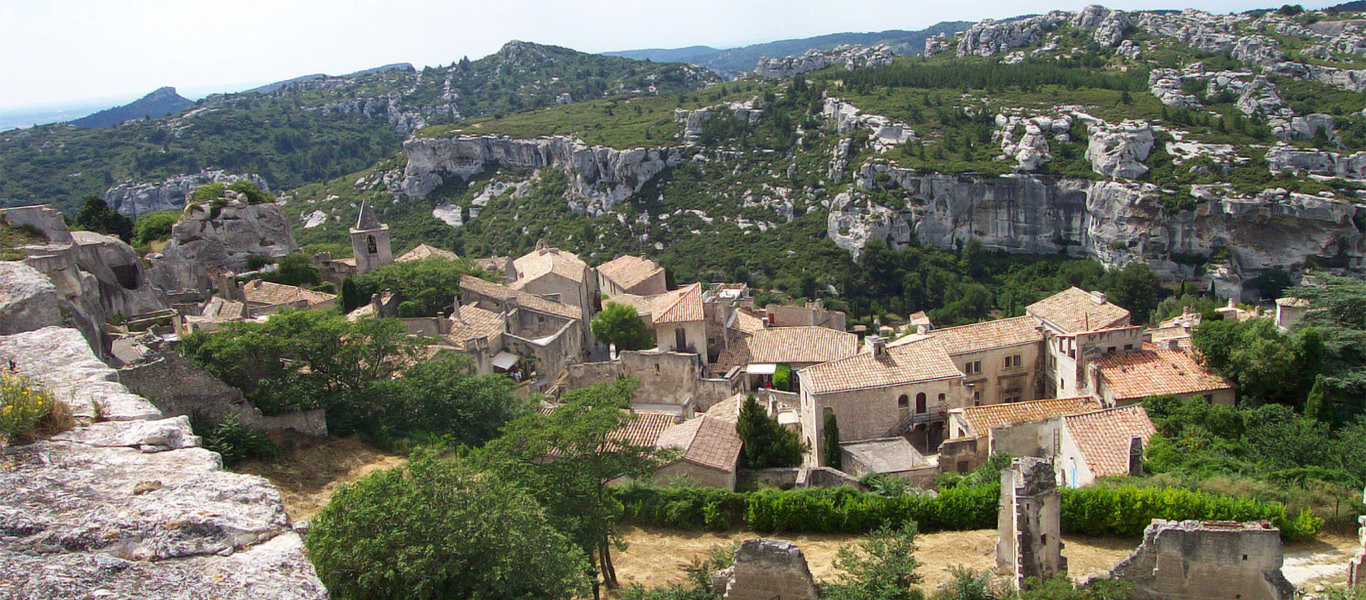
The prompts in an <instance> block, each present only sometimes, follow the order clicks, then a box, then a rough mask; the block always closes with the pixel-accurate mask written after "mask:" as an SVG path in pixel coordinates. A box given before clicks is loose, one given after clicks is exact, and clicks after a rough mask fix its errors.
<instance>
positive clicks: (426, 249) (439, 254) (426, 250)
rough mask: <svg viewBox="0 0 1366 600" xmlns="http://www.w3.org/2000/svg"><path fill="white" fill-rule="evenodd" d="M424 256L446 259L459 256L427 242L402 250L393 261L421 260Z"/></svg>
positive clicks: (457, 258)
mask: <svg viewBox="0 0 1366 600" xmlns="http://www.w3.org/2000/svg"><path fill="white" fill-rule="evenodd" d="M424 258H444V259H447V260H460V257H459V256H457V255H456V254H455V253H454V252H451V251H450V250H442V249H440V248H435V247H432V246H428V245H427V244H418V245H417V247H416V248H413V249H412V250H409V251H407V252H404V253H403V256H400V257H398V258H395V259H394V262H407V261H410V260H422V259H424Z"/></svg>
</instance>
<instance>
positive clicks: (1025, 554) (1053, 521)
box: [996, 457, 1067, 588]
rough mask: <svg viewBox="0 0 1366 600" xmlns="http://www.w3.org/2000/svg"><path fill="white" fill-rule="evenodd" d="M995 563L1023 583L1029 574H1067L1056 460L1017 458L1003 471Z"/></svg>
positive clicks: (1019, 585) (1017, 583) (1042, 576)
mask: <svg viewBox="0 0 1366 600" xmlns="http://www.w3.org/2000/svg"><path fill="white" fill-rule="evenodd" d="M997 532H998V535H999V538H998V539H997V542H996V568H997V570H998V571H1000V572H1001V573H1002V574H1004V575H1005V576H1007V577H1009V578H1010V581H1011V582H1012V583H1013V584H1014V585H1015V587H1017V588H1022V587H1024V585H1025V581H1026V580H1027V579H1030V578H1034V579H1047V578H1050V577H1053V576H1055V575H1060V574H1065V573H1067V559H1066V558H1064V557H1063V555H1062V548H1063V543H1062V493H1061V492H1059V491H1058V483H1057V478H1056V477H1055V476H1054V474H1053V463H1052V462H1050V461H1048V460H1044V459H1039V458H1031V457H1024V458H1017V459H1014V460H1013V461H1011V463H1010V468H1008V469H1005V470H1003V471H1001V510H1000V512H999V513H998V516H997Z"/></svg>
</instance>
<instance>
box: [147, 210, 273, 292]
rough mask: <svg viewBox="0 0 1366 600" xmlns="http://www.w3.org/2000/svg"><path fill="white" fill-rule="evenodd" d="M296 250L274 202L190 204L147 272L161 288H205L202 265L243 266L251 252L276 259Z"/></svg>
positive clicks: (241, 269) (235, 268) (242, 268)
mask: <svg viewBox="0 0 1366 600" xmlns="http://www.w3.org/2000/svg"><path fill="white" fill-rule="evenodd" d="M298 249H299V246H298V245H297V244H295V243H294V234H293V232H292V231H291V230H290V227H289V218H288V217H286V216H285V213H284V211H283V210H281V209H280V206H279V205H278V204H275V203H273V202H271V203H264V204H248V203H247V202H246V201H245V200H242V199H231V200H227V202H226V204H225V205H224V206H222V208H221V209H219V210H217V211H215V210H214V209H213V208H211V207H210V206H206V205H204V204H192V205H190V206H187V207H186V208H185V213H184V214H182V215H181V217H180V220H179V221H176V224H175V226H173V227H172V228H171V241H170V243H168V244H167V245H166V248H165V249H164V250H163V251H162V257H161V258H159V259H156V260H155V261H154V262H153V266H152V270H151V273H149V277H150V278H151V279H152V281H153V283H154V284H156V285H157V287H160V288H161V289H163V290H167V291H171V290H191V289H206V288H208V286H209V282H208V275H207V270H208V269H213V268H226V269H231V270H233V271H245V270H247V259H248V258H250V257H251V256H253V255H260V256H268V257H270V258H274V259H278V258H282V257H284V256H285V255H287V254H289V253H290V252H294V251H296V250H298Z"/></svg>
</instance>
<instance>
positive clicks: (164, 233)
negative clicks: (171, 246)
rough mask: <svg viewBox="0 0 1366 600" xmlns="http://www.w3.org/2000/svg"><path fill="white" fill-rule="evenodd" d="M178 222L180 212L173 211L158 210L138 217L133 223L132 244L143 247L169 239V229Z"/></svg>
mask: <svg viewBox="0 0 1366 600" xmlns="http://www.w3.org/2000/svg"><path fill="white" fill-rule="evenodd" d="M178 220H180V212H179V211H174V210H159V211H156V212H149V213H143V214H141V215H138V218H137V220H136V221H134V222H133V243H136V244H138V245H143V244H150V243H152V242H155V241H160V240H166V239H170V237H171V228H172V227H174V226H175V223H176V221H178Z"/></svg>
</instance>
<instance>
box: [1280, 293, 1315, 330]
mask: <svg viewBox="0 0 1366 600" xmlns="http://www.w3.org/2000/svg"><path fill="white" fill-rule="evenodd" d="M1308 312H1309V301H1308V300H1305V299H1304V298H1291V297H1288V296H1287V297H1285V298H1277V299H1276V327H1279V328H1280V329H1281V331H1290V328H1292V327H1294V326H1295V324H1296V323H1299V322H1300V319H1303V318H1304V315H1305V313H1308Z"/></svg>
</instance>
